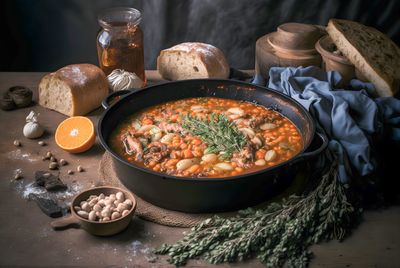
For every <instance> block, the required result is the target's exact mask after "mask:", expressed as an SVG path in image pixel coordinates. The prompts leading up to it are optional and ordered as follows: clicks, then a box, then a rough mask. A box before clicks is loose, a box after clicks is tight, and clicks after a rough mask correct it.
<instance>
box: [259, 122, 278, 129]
mask: <svg viewBox="0 0 400 268" xmlns="http://www.w3.org/2000/svg"><path fill="white" fill-rule="evenodd" d="M260 128H261V129H262V130H267V129H274V128H276V125H275V124H273V123H264V124H262V125H261V126H260Z"/></svg>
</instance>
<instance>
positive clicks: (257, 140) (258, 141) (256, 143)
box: [251, 136, 262, 147]
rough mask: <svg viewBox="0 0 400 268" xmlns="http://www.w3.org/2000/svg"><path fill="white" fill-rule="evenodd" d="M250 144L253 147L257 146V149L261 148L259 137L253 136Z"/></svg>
mask: <svg viewBox="0 0 400 268" xmlns="http://www.w3.org/2000/svg"><path fill="white" fill-rule="evenodd" d="M251 142H252V143H253V144H255V145H257V146H258V147H261V146H262V141H261V139H260V138H259V137H257V136H255V137H254V138H252V139H251Z"/></svg>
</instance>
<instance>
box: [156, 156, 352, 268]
mask: <svg viewBox="0 0 400 268" xmlns="http://www.w3.org/2000/svg"><path fill="white" fill-rule="evenodd" d="M353 212H354V209H353V207H352V205H351V204H350V203H349V202H348V201H347V198H346V193H345V186H344V185H342V184H341V183H340V182H339V180H338V174H337V163H336V162H334V163H333V164H332V167H331V168H330V169H329V171H328V172H327V173H326V174H324V175H323V177H322V179H321V181H320V183H319V185H318V186H317V187H316V188H315V189H314V190H313V191H312V192H310V193H309V194H308V195H306V196H290V197H289V198H288V199H285V200H283V201H282V202H280V203H272V204H271V205H269V206H268V207H267V208H266V209H263V210H253V209H246V210H242V211H240V212H239V215H238V216H236V217H233V218H229V219H224V218H220V217H218V216H214V217H212V218H210V219H207V220H205V221H204V222H202V223H201V224H199V225H197V226H195V227H193V228H192V229H191V231H189V232H188V233H186V234H185V236H184V237H183V238H182V240H180V241H178V242H177V243H176V244H174V245H168V244H164V245H162V246H161V247H160V248H158V249H156V250H155V253H157V254H168V255H169V256H170V258H169V262H170V263H172V264H175V265H177V266H180V265H184V264H186V262H187V261H188V260H189V259H193V258H200V257H201V258H203V259H205V260H207V261H209V262H211V263H214V264H216V263H221V262H236V261H241V260H245V259H250V258H253V257H257V258H258V259H259V260H260V261H261V262H262V263H264V264H265V265H266V266H267V267H280V266H283V265H284V264H285V263H286V264H287V265H288V266H289V267H305V266H307V264H308V262H309V260H310V257H311V253H310V252H309V251H308V247H309V246H310V245H312V244H315V243H318V242H320V241H323V240H330V239H338V240H341V239H343V237H344V236H345V235H346V233H347V231H348V230H349V226H350V218H351V215H352V214H353Z"/></svg>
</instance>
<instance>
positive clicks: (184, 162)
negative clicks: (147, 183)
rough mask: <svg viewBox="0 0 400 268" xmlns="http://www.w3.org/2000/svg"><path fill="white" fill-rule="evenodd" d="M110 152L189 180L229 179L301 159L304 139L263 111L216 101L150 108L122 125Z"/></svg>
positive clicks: (180, 102) (187, 101)
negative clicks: (300, 153) (297, 157)
mask: <svg viewBox="0 0 400 268" xmlns="http://www.w3.org/2000/svg"><path fill="white" fill-rule="evenodd" d="M110 137H111V138H110V141H109V144H110V145H111V148H112V149H113V150H114V151H115V152H116V153H117V154H119V155H120V156H121V157H123V158H124V159H126V160H127V161H129V162H131V163H134V164H136V165H139V166H143V167H146V168H148V169H151V170H153V171H156V172H161V173H166V174H170V175H174V176H185V177H228V176H235V175H239V174H244V173H250V172H255V171H257V170H261V169H265V168H267V167H272V166H274V165H277V164H279V163H282V162H285V161H287V160H289V159H291V158H293V157H294V156H295V155H297V154H298V153H299V152H300V151H301V150H302V148H303V142H302V137H301V134H300V133H299V131H298V129H297V128H296V126H295V125H294V124H293V123H292V122H291V121H290V120H289V119H287V118H286V117H284V116H283V115H281V114H280V113H278V112H277V111H274V110H272V109H267V108H265V107H263V106H260V105H257V104H254V103H250V102H244V101H237V100H232V99H220V98H212V97H202V98H190V99H182V100H177V101H171V102H166V103H162V104H159V105H155V106H152V107H149V108H146V109H144V110H142V111H140V112H138V113H135V114H133V115H132V116H130V117H129V118H127V119H126V120H125V121H124V122H122V123H120V124H119V125H118V127H117V128H116V129H115V130H114V131H113V133H112V135H111V136H110Z"/></svg>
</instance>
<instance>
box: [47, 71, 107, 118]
mask: <svg viewBox="0 0 400 268" xmlns="http://www.w3.org/2000/svg"><path fill="white" fill-rule="evenodd" d="M60 83H64V84H65V85H66V87H67V88H68V89H69V90H70V96H71V98H72V100H71V101H70V103H72V105H71V107H70V108H69V109H68V108H67V109H66V110H64V111H63V110H62V109H58V110H57V111H58V112H61V113H64V114H67V115H69V116H77V115H85V114H87V113H89V112H91V111H93V110H94V109H96V108H98V107H99V106H100V104H101V101H102V100H103V99H104V98H105V97H107V95H108V93H109V88H108V82H107V78H106V76H105V74H104V72H103V71H102V70H101V69H100V68H99V67H97V66H95V65H92V64H72V65H67V66H65V67H63V68H61V69H59V70H57V71H56V72H54V73H50V74H48V75H46V76H45V77H43V78H42V81H41V82H40V84H39V104H40V105H42V106H45V107H47V108H54V107H51V105H48V104H46V103H45V102H44V99H45V98H44V97H43V96H44V92H43V91H45V90H46V88H48V87H52V86H56V84H58V85H59V84H60ZM59 90H60V88H59ZM59 93H60V94H61V93H62V92H59ZM68 95H69V94H68ZM67 101H69V100H66V102H67ZM47 103H48V101H47Z"/></svg>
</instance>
